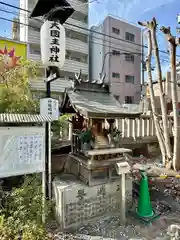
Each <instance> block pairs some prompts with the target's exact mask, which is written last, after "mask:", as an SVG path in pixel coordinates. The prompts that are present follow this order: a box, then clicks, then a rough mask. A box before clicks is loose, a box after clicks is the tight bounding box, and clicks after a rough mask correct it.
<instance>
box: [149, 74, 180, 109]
mask: <svg viewBox="0 0 180 240" xmlns="http://www.w3.org/2000/svg"><path fill="white" fill-rule="evenodd" d="M179 76H180V75H177V91H178V102H179V104H180V85H179V84H178V79H180V77H179ZM162 85H163V90H164V93H165V95H166V100H167V111H168V112H167V113H168V114H169V113H170V112H171V111H172V94H171V74H170V72H168V73H167V74H166V79H165V80H164V81H163V83H162ZM153 90H154V95H155V97H156V99H155V101H156V107H157V110H158V112H159V113H160V112H161V108H160V88H159V85H158V82H157V81H154V82H153ZM146 97H147V99H149V98H150V95H149V86H148V85H147V86H146Z"/></svg>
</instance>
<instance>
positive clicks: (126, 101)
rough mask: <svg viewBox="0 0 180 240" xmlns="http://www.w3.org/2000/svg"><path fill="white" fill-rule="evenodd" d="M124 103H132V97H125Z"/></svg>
mask: <svg viewBox="0 0 180 240" xmlns="http://www.w3.org/2000/svg"><path fill="white" fill-rule="evenodd" d="M125 103H127V104H132V103H134V96H125Z"/></svg>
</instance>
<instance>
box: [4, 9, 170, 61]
mask: <svg viewBox="0 0 180 240" xmlns="http://www.w3.org/2000/svg"><path fill="white" fill-rule="evenodd" d="M0 11H2V12H6V13H10V14H13V15H14V14H15V13H13V12H11V11H8V10H5V9H3V10H2V9H0ZM0 20H4V21H8V22H14V23H17V24H20V25H24V26H28V27H32V28H33V29H37V30H38V31H39V30H40V28H38V27H36V26H32V25H30V24H25V23H21V22H20V21H15V20H11V19H7V18H3V17H0ZM83 34H84V35H86V36H88V37H91V38H93V39H96V40H102V41H103V42H107V43H111V44H113V43H112V42H111V41H110V40H107V39H102V38H98V37H96V36H94V35H89V34H85V33H83ZM88 42H89V43H94V44H98V45H101V46H105V47H110V48H111V49H114V50H120V51H124V52H126V53H129V54H132V55H133V54H137V55H142V53H141V51H139V50H138V49H133V50H135V51H136V52H134V51H133V52H132V51H130V50H132V48H130V47H127V46H126V47H125V48H126V49H122V48H119V47H117V45H118V46H123V45H122V43H114V45H115V46H109V45H105V44H104V43H99V42H98V43H97V42H92V41H90V40H89V41H88ZM28 43H29V42H28ZM29 44H31V43H29ZM127 48H128V49H127ZM161 61H164V62H168V61H167V60H166V59H162V58H161Z"/></svg>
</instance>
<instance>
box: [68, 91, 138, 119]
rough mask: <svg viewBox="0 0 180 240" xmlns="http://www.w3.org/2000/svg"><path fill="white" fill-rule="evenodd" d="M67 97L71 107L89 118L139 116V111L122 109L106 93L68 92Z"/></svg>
mask: <svg viewBox="0 0 180 240" xmlns="http://www.w3.org/2000/svg"><path fill="white" fill-rule="evenodd" d="M67 94H68V97H69V99H70V102H71V104H72V105H73V107H74V108H75V109H76V110H78V111H80V112H82V114H83V115H87V116H89V117H91V116H92V117H93V116H95V117H96V116H97V117H98V116H102V117H110V116H112V117H119V116H120V115H126V114H127V115H136V114H137V115H138V114H139V115H140V114H141V112H140V111H139V109H137V108H136V109H133V110H132V109H131V110H129V109H127V108H123V107H122V106H121V104H120V103H119V102H118V101H117V100H116V99H115V98H114V97H113V96H112V95H111V94H108V93H100V92H88V91H76V92H73V91H68V92H67Z"/></svg>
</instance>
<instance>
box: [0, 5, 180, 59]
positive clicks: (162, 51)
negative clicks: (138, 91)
mask: <svg viewBox="0 0 180 240" xmlns="http://www.w3.org/2000/svg"><path fill="white" fill-rule="evenodd" d="M0 4H2V5H5V6H8V7H12V8H15V9H18V10H21V11H24V12H28V13H31V11H29V10H26V9H24V8H20V7H17V6H15V5H12V4H8V3H4V2H2V1H0ZM34 20H35V21H38V22H42V21H41V20H38V19H34ZM65 24H67V25H69V26H73V27H77V28H79V29H82V30H86V31H89V32H90V33H96V34H99V35H102V36H104V37H109V38H112V39H115V40H119V41H122V42H125V43H128V44H132V45H136V46H139V47H144V48H148V47H147V46H146V45H143V46H142V45H141V44H138V43H134V42H129V41H127V40H124V39H122V38H118V37H114V36H111V35H108V34H105V33H101V32H98V31H95V30H92V29H88V28H84V27H80V26H77V25H75V24H71V23H67V22H66V23H65ZM159 52H161V53H164V54H168V52H166V51H164V50H159ZM168 55H169V54H168ZM176 56H177V57H180V55H176Z"/></svg>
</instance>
